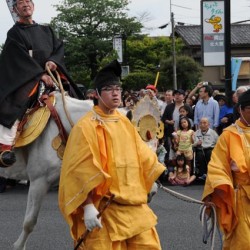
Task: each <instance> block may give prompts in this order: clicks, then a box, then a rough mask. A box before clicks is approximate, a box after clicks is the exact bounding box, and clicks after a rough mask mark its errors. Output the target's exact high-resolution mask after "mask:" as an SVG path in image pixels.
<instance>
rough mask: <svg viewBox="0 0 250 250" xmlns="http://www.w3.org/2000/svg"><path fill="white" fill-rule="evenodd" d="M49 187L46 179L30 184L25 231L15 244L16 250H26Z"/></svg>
mask: <svg viewBox="0 0 250 250" xmlns="http://www.w3.org/2000/svg"><path fill="white" fill-rule="evenodd" d="M49 186H50V185H49V183H48V182H47V181H46V178H45V177H43V178H39V179H36V180H34V181H31V182H30V187H29V192H28V199H27V207H26V213H25V217H24V222H23V230H22V233H21V234H20V236H19V238H18V239H17V241H16V242H15V243H14V249H15V250H25V245H26V241H27V238H28V236H29V234H30V233H31V232H32V231H33V229H34V226H35V225H36V222H37V218H38V214H39V211H40V208H41V204H42V201H43V198H44V197H45V195H46V193H47V191H48V189H49Z"/></svg>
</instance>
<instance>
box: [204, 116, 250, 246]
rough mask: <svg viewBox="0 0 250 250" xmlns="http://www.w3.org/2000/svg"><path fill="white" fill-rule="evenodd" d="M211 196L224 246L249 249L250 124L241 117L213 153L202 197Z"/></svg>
mask: <svg viewBox="0 0 250 250" xmlns="http://www.w3.org/2000/svg"><path fill="white" fill-rule="evenodd" d="M208 196H209V197H210V198H211V199H212V202H214V203H215V204H216V208H217V215H218V219H219V223H220V227H221V230H222V231H223V233H224V242H223V249H243V250H244V249H250V127H246V126H244V125H243V124H242V123H241V122H240V121H239V120H237V121H236V124H235V125H231V126H230V127H227V128H226V129H225V130H224V132H223V133H222V135H221V136H220V137H219V139H218V141H217V144H216V146H215V148H214V150H213V152H212V156H211V160H210V162H209V165H208V175H207V180H206V183H205V187H204V193H203V200H204V199H205V198H206V197H208Z"/></svg>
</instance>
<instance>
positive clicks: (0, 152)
mask: <svg viewBox="0 0 250 250" xmlns="http://www.w3.org/2000/svg"><path fill="white" fill-rule="evenodd" d="M18 124H19V120H16V121H15V123H14V125H13V126H12V127H11V128H7V127H4V126H3V125H2V124H0V167H2V168H6V167H10V166H11V165H13V164H14V163H15V162H16V156H15V153H14V151H13V145H14V141H15V137H16V133H17V128H18Z"/></svg>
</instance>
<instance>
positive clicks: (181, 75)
mask: <svg viewBox="0 0 250 250" xmlns="http://www.w3.org/2000/svg"><path fill="white" fill-rule="evenodd" d="M160 70H161V72H163V74H164V76H165V78H166V81H167V83H168V84H167V85H168V86H169V87H170V88H173V84H172V83H173V58H172V57H168V58H166V59H163V60H162V61H161V68H160ZM176 73H177V85H178V88H182V89H184V90H186V89H189V88H193V86H194V85H196V84H197V82H198V81H199V80H200V79H201V75H202V67H201V65H200V64H199V63H197V62H196V61H195V60H194V59H193V58H192V57H189V56H177V57H176Z"/></svg>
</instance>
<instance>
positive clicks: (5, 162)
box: [0, 150, 16, 168]
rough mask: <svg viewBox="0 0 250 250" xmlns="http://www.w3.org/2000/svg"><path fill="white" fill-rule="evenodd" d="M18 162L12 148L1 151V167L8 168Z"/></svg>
mask: <svg viewBox="0 0 250 250" xmlns="http://www.w3.org/2000/svg"><path fill="white" fill-rule="evenodd" d="M15 162H16V156H15V153H14V152H13V151H12V150H5V151H3V152H1V153H0V167H1V168H7V167H10V166H12V165H13V164H14V163H15Z"/></svg>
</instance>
